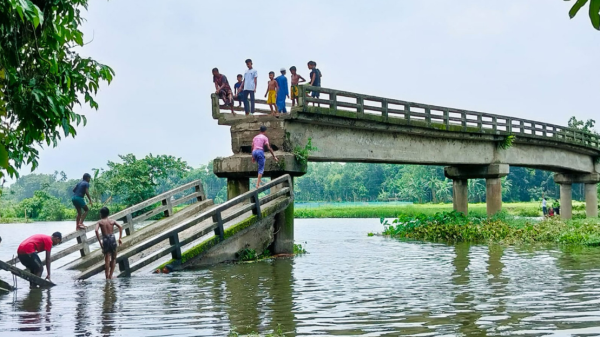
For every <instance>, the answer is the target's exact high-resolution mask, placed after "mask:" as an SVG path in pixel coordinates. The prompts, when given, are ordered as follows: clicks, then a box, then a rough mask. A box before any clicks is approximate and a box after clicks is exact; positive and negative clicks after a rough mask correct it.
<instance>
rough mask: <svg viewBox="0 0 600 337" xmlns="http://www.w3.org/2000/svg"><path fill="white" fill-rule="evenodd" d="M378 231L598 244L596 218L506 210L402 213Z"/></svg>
mask: <svg viewBox="0 0 600 337" xmlns="http://www.w3.org/2000/svg"><path fill="white" fill-rule="evenodd" d="M382 225H383V227H384V230H383V232H382V235H384V236H389V237H392V238H399V239H410V240H419V241H428V242H446V243H458V242H469V243H500V244H519V243H557V244H568V245H583V246H600V219H599V218H591V219H576V220H564V219H560V218H559V217H552V218H546V219H543V220H532V219H524V218H515V217H513V216H510V215H506V213H503V214H500V215H499V216H496V217H493V218H491V219H487V218H485V217H474V216H468V217H467V216H464V215H463V214H461V213H457V212H443V213H437V214H434V215H424V214H421V215H417V216H408V215H403V216H400V217H399V218H398V219H396V220H394V221H393V222H389V221H386V220H382Z"/></svg>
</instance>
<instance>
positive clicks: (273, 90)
mask: <svg viewBox="0 0 600 337" xmlns="http://www.w3.org/2000/svg"><path fill="white" fill-rule="evenodd" d="M277 90H279V85H277V81H275V72H273V71H271V72H269V82H267V92H266V93H265V97H267V95H268V96H269V97H268V98H267V104H268V105H269V108H270V109H271V115H273V116H279V112H278V111H277V106H275V103H276V102H277ZM273 107H275V109H273Z"/></svg>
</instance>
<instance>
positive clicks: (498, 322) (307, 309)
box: [0, 219, 600, 337]
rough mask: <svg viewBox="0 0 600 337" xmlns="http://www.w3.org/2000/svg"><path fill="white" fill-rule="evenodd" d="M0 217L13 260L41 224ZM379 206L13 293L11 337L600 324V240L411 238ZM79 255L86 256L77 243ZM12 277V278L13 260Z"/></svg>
mask: <svg viewBox="0 0 600 337" xmlns="http://www.w3.org/2000/svg"><path fill="white" fill-rule="evenodd" d="M71 227H72V223H70V222H61V223H34V224H7V225H4V224H3V225H0V236H2V239H3V241H2V243H1V244H0V259H2V260H6V259H8V258H10V257H11V256H12V254H14V251H15V250H16V247H17V246H18V244H19V242H20V241H21V240H22V239H24V238H26V237H27V236H28V235H30V234H33V233H38V232H41V233H51V232H53V231H55V230H62V231H63V232H64V233H67V232H69V231H70V230H71ZM380 230H381V226H380V225H379V222H378V220H377V219H300V220H296V233H295V234H296V241H297V242H302V243H304V242H307V244H306V245H305V246H306V248H307V250H308V252H309V254H306V255H304V256H297V257H294V258H282V259H277V260H271V261H262V262H258V263H252V264H237V265H218V266H214V267H211V268H207V269H202V270H197V271H186V272H177V273H174V274H170V275H154V274H150V273H148V272H143V273H138V274H136V275H134V276H133V277H131V278H126V279H117V280H113V281H109V282H106V281H105V280H103V279H102V278H100V277H95V278H92V279H90V280H89V281H86V282H75V281H73V279H72V277H73V276H74V275H75V274H76V273H75V272H72V271H68V270H63V269H60V268H58V267H59V266H60V265H61V264H64V263H65V262H66V261H64V262H60V261H59V262H57V265H56V266H54V265H53V267H54V268H53V281H54V282H55V283H57V284H58V286H56V287H54V288H52V289H49V290H29V289H27V285H26V284H25V282H23V281H19V282H18V286H19V287H20V289H18V290H17V291H16V292H14V293H11V294H2V295H0V336H2V337H4V336H13V335H15V336H61V337H63V336H227V335H228V334H229V333H230V331H231V330H233V329H235V331H236V332H237V333H239V335H244V334H249V333H251V332H252V331H255V332H259V333H261V334H267V333H270V332H272V331H274V330H275V329H277V327H278V325H279V326H280V327H281V330H282V331H284V332H285V333H286V336H515V335H518V336H600V249H598V248H587V249H581V248H570V249H569V248H561V247H552V246H550V247H501V246H487V245H464V244H462V245H444V244H430V243H418V242H402V241H398V240H393V239H387V238H383V237H368V236H367V233H368V232H369V231H380ZM74 257H75V256H74ZM0 278H2V279H4V280H5V281H7V280H10V279H11V278H10V277H9V275H8V274H7V273H5V272H0Z"/></svg>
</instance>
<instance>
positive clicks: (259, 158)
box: [252, 125, 278, 188]
mask: <svg viewBox="0 0 600 337" xmlns="http://www.w3.org/2000/svg"><path fill="white" fill-rule="evenodd" d="M266 132H267V127H266V126H264V125H263V126H261V127H260V133H259V134H258V135H256V136H255V137H254V139H252V161H255V162H257V163H258V179H257V180H256V188H258V187H259V186H260V185H262V181H261V179H262V176H263V174H264V173H265V161H266V159H265V148H267V149H269V152H271V155H273V159H274V160H275V162H277V161H278V159H277V156H275V152H273V149H272V148H271V144H269V138H267V136H266V135H265V133H266Z"/></svg>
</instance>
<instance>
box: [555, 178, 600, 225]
mask: <svg viewBox="0 0 600 337" xmlns="http://www.w3.org/2000/svg"><path fill="white" fill-rule="evenodd" d="M554 182H555V183H557V184H560V217H561V218H563V219H571V218H572V217H573V212H572V208H573V206H572V184H585V214H586V216H587V217H588V218H595V217H597V216H598V182H600V173H557V174H555V175H554Z"/></svg>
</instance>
